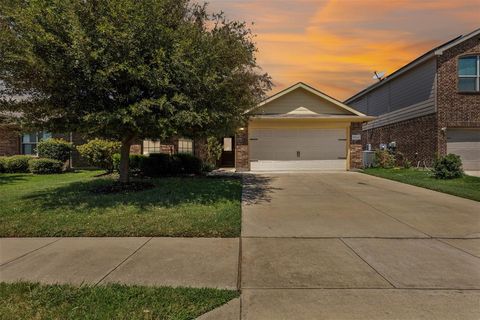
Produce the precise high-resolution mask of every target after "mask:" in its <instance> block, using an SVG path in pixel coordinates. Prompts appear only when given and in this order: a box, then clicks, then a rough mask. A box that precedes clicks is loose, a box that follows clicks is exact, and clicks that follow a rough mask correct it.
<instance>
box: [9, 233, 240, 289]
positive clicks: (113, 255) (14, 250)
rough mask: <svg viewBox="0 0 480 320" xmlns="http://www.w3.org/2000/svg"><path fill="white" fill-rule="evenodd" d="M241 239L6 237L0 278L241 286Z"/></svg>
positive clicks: (66, 281) (86, 282)
mask: <svg viewBox="0 0 480 320" xmlns="http://www.w3.org/2000/svg"><path fill="white" fill-rule="evenodd" d="M238 251H239V240H238V239H220V238H3V239H0V281H5V282H14V281H19V280H28V281H38V282H42V283H70V284H82V283H85V284H99V283H107V282H118V283H126V284H140V285H158V286H163V285H166V286H190V287H211V288H225V289H237V277H238Z"/></svg>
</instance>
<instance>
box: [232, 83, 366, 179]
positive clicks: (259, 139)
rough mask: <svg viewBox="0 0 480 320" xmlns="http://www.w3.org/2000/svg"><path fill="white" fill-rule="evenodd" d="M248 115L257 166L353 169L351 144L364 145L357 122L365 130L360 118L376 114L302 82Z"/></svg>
mask: <svg viewBox="0 0 480 320" xmlns="http://www.w3.org/2000/svg"><path fill="white" fill-rule="evenodd" d="M249 115H250V121H249V124H248V130H245V131H246V133H247V139H245V140H247V141H248V169H249V170H252V171H297V170H348V169H349V168H350V161H349V160H350V157H351V144H352V143H355V144H357V146H359V147H360V148H361V144H360V135H359V132H358V133H355V134H353V136H352V132H351V127H352V123H356V124H358V126H357V127H358V128H360V130H361V123H363V122H365V121H369V120H371V119H372V117H367V116H365V115H363V114H362V113H360V112H358V111H356V110H354V109H351V108H350V107H348V106H346V105H345V104H343V103H341V102H340V101H338V100H336V99H333V98H331V97H330V96H327V95H326V94H324V93H322V92H320V91H318V90H316V89H314V88H312V87H310V86H308V85H306V84H303V83H298V84H296V85H294V86H292V87H290V88H288V89H285V90H284V91H282V92H280V93H278V94H276V95H274V96H272V97H271V98H269V99H267V100H265V101H264V102H262V103H261V104H259V106H258V107H257V108H255V109H253V110H251V111H250V112H249ZM240 140H241V139H240ZM356 151H358V148H357V149H356ZM360 151H361V150H360ZM237 169H238V168H237Z"/></svg>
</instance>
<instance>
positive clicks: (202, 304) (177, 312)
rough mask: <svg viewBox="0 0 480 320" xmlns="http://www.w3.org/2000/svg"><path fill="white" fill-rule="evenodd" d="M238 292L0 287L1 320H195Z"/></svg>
mask: <svg viewBox="0 0 480 320" xmlns="http://www.w3.org/2000/svg"><path fill="white" fill-rule="evenodd" d="M238 295H239V294H238V292H237V291H231V290H218V289H195V288H171V287H142V286H125V285H119V284H112V285H105V286H96V287H91V286H81V287H73V286H69V285H40V284H37V283H26V282H20V283H14V284H6V283H0V319H5V320H7V319H8V320H14V319H19V320H20V319H21V320H28V319H106V320H107V319H108V320H109V319H129V320H134V319H141V320H149V319H194V318H196V317H197V316H199V315H201V314H203V313H205V312H208V311H210V310H212V309H214V308H216V307H218V306H221V305H222V304H224V303H226V302H228V301H229V300H231V299H233V298H235V297H238Z"/></svg>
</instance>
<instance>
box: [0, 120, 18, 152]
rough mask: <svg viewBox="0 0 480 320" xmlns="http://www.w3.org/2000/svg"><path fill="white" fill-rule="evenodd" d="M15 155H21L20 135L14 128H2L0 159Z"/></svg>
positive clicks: (0, 134) (0, 133)
mask: <svg viewBox="0 0 480 320" xmlns="http://www.w3.org/2000/svg"><path fill="white" fill-rule="evenodd" d="M15 154H20V138H19V133H18V132H17V130H16V129H15V128H14V127H12V126H8V125H3V126H0V157H1V156H13V155H15Z"/></svg>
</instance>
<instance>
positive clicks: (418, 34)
mask: <svg viewBox="0 0 480 320" xmlns="http://www.w3.org/2000/svg"><path fill="white" fill-rule="evenodd" d="M208 2H209V3H210V6H209V8H210V10H212V11H219V10H223V11H224V12H225V13H226V15H227V16H228V17H229V18H231V19H236V20H243V21H246V22H249V23H251V22H253V23H254V24H253V25H252V26H251V27H252V30H253V31H254V33H255V34H257V37H256V38H255V39H256V42H257V46H258V49H259V52H258V55H257V57H258V62H259V64H260V66H261V67H262V68H263V71H265V72H268V73H269V74H270V75H271V76H272V78H273V82H274V84H275V87H274V89H273V91H272V93H274V92H277V91H279V90H281V89H283V88H285V87H287V86H289V85H291V84H293V83H296V82H298V81H304V82H306V83H308V84H311V85H313V86H315V87H316V88H318V89H320V90H322V91H324V92H326V93H328V94H330V95H332V96H334V97H336V98H338V99H342V100H343V99H345V98H348V97H349V96H351V95H352V94H354V93H356V92H357V91H359V90H361V89H363V88H364V87H366V86H367V85H369V84H371V83H372V82H374V80H372V75H373V71H374V70H377V71H386V72H387V75H388V74H389V73H391V72H393V71H395V70H396V69H398V68H399V67H401V66H403V65H405V64H406V63H408V62H409V61H411V60H413V59H415V58H416V57H418V56H419V55H421V54H423V53H425V52H426V51H428V50H430V49H432V48H433V47H435V46H437V45H439V44H441V43H443V42H446V41H448V40H450V39H451V38H454V37H456V36H458V35H461V34H465V33H469V32H471V31H472V30H474V29H476V28H479V27H480V0H383V1H382V0H379V1H377V0H210V1H208Z"/></svg>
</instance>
